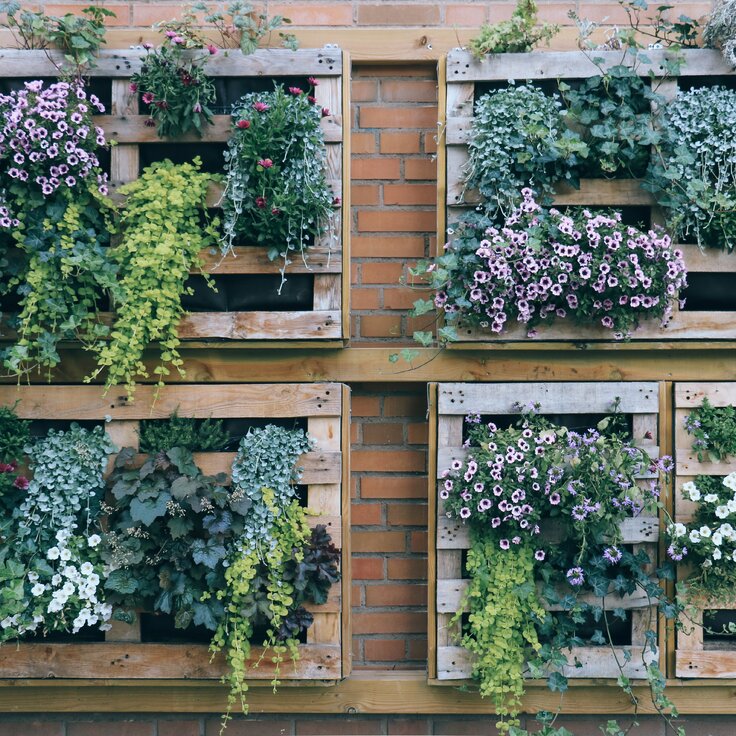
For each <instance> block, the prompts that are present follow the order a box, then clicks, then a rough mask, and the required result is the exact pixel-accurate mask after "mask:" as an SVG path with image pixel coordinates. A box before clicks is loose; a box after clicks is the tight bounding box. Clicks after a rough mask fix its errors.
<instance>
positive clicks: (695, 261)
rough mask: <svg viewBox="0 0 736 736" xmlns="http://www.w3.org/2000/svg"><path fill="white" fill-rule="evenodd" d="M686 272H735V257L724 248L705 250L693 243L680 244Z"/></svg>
mask: <svg viewBox="0 0 736 736" xmlns="http://www.w3.org/2000/svg"><path fill="white" fill-rule="evenodd" d="M677 247H678V248H680V250H682V252H683V256H684V260H685V264H686V265H687V271H688V273H736V258H733V253H728V252H727V251H725V250H716V249H715V248H708V249H707V250H706V251H702V250H700V248H699V247H698V246H697V245H695V244H693V243H686V244H680V245H678V246H677Z"/></svg>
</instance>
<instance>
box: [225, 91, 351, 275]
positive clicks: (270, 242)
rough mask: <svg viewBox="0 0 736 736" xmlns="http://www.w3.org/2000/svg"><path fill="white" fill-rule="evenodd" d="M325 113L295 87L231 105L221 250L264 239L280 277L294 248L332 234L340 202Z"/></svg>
mask: <svg viewBox="0 0 736 736" xmlns="http://www.w3.org/2000/svg"><path fill="white" fill-rule="evenodd" d="M310 84H312V85H315V84H317V80H316V79H310ZM329 114H330V111H329V110H327V109H326V108H320V107H319V106H318V105H317V102H316V99H315V98H314V97H313V96H312V95H311V94H310V92H309V90H306V91H305V90H302V89H301V88H300V87H290V88H289V89H288V91H287V90H284V89H282V88H281V87H279V86H275V87H274V89H273V91H272V92H254V93H250V94H247V95H245V96H244V97H243V98H242V99H241V100H240V101H239V102H238V103H236V104H235V105H234V106H233V113H232V115H233V117H232V120H233V128H232V134H231V137H230V140H229V141H228V150H227V151H226V152H225V171H226V184H225V194H224V199H223V211H224V239H223V249H224V251H225V252H228V251H230V250H231V249H232V247H233V246H234V245H235V244H236V243H237V242H238V241H239V240H240V241H242V242H245V243H249V244H258V245H265V246H267V247H268V256H269V258H270V259H271V260H275V259H276V258H280V259H282V262H283V266H282V269H281V274H282V279H283V277H284V272H285V270H286V268H287V266H288V265H289V263H290V262H291V261H290V257H291V256H292V255H293V254H294V253H296V254H297V255H298V256H299V257H302V258H303V257H305V254H306V251H307V249H308V247H309V245H311V244H313V243H314V242H315V241H316V240H317V238H319V237H320V236H322V235H324V234H326V233H328V234H330V235H332V234H333V233H332V231H333V225H334V212H333V210H334V207H335V206H336V205H338V204H339V203H340V200H339V198H336V197H334V195H333V192H332V189H331V188H330V186H329V184H328V182H327V178H326V175H325V160H326V159H325V156H326V148H325V140H324V134H323V132H322V126H321V125H320V120H321V118H322V117H323V116H325V115H329ZM282 283H283V281H282Z"/></svg>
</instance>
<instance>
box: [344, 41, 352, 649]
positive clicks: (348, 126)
mask: <svg viewBox="0 0 736 736" xmlns="http://www.w3.org/2000/svg"><path fill="white" fill-rule="evenodd" d="M352 76H353V75H352V66H351V62H350V54H349V53H348V52H347V51H343V52H342V121H343V123H342V129H343V136H342V338H343V340H345V341H346V343H347V342H349V341H350V241H351V224H352V221H353V220H352V212H351V209H350V207H351V204H350V203H351V192H350V182H351V174H350V153H351V138H352V110H351V103H350V83H351V81H352ZM348 497H349V496H348ZM351 651H352V650H351Z"/></svg>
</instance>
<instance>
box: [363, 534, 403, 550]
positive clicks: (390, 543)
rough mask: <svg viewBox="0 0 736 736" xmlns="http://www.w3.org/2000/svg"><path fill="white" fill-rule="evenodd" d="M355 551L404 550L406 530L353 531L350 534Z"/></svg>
mask: <svg viewBox="0 0 736 736" xmlns="http://www.w3.org/2000/svg"><path fill="white" fill-rule="evenodd" d="M350 539H351V542H352V548H353V552H356V553H358V552H404V551H405V549H406V533H405V532H382V531H371V532H352V534H351V535H350Z"/></svg>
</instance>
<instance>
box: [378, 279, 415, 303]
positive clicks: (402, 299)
mask: <svg viewBox="0 0 736 736" xmlns="http://www.w3.org/2000/svg"><path fill="white" fill-rule="evenodd" d="M410 278H411V277H410ZM410 283H411V282H410ZM422 296H423V295H422V294H419V293H417V292H416V291H415V290H414V289H405V288H402V287H398V288H396V289H384V290H383V308H384V309H411V308H412V307H413V306H414V302H415V301H416V300H417V299H421V298H422Z"/></svg>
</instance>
